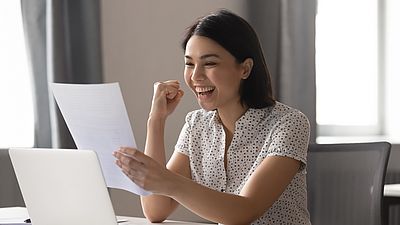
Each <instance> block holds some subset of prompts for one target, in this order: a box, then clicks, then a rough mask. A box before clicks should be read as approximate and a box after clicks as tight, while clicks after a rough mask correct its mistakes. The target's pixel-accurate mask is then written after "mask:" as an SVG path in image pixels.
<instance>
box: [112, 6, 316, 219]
mask: <svg viewBox="0 0 400 225" xmlns="http://www.w3.org/2000/svg"><path fill="white" fill-rule="evenodd" d="M182 47H183V49H184V54H185V55H184V57H185V70H184V78H185V81H186V84H187V85H188V86H189V87H190V89H191V90H192V91H193V93H194V94H195V96H196V98H197V101H198V103H199V105H200V106H201V108H202V109H199V110H196V111H193V112H190V113H188V115H187V116H186V123H185V125H184V127H183V128H182V131H181V134H180V136H179V139H178V142H177V144H176V146H175V152H174V154H173V155H172V157H171V159H170V160H169V162H168V164H166V160H165V148H164V140H163V137H164V127H165V120H166V118H167V117H168V115H170V114H171V113H172V112H173V111H174V109H175V108H176V106H177V105H178V103H179V101H180V100H181V98H182V96H183V91H182V90H181V89H180V84H179V83H178V81H166V82H158V83H156V84H155V85H154V95H153V101H152V107H151V111H150V113H149V119H148V124H147V139H146V146H145V151H144V153H142V152H140V151H138V150H137V149H133V148H127V147H122V148H120V149H119V150H118V151H116V152H115V153H114V155H115V157H116V158H117V162H116V163H117V165H118V166H120V167H121V168H122V171H123V172H124V173H125V174H126V175H127V176H128V177H129V178H130V179H131V180H132V181H133V182H135V183H136V184H138V185H139V186H140V187H142V188H144V189H145V190H148V191H150V192H152V193H153V194H152V195H149V196H142V197H141V202H142V208H143V211H144V214H145V216H146V217H147V218H148V219H149V220H150V221H151V222H161V221H163V220H165V219H166V218H167V217H168V216H169V215H170V214H171V213H172V211H173V210H174V209H175V208H176V207H177V205H178V204H181V205H183V206H184V207H186V208H188V209H189V210H191V211H193V212H194V213H196V214H198V215H199V216H201V217H203V218H205V219H208V220H210V221H213V222H218V223H222V224H310V221H309V213H308V211H307V203H306V202H307V191H306V175H305V165H306V155H307V148H308V138H309V123H308V120H307V118H306V117H305V116H304V114H302V113H301V112H299V111H298V110H296V109H293V108H290V107H289V106H286V105H284V104H282V103H279V102H277V101H275V100H274V99H273V98H272V88H271V81H270V75H269V72H268V69H267V66H266V63H265V61H264V56H263V53H262V50H261V46H260V44H259V41H258V38H257V35H256V33H255V32H254V30H253V29H252V28H251V26H250V25H249V24H248V23H247V22H246V21H245V20H244V19H242V18H240V17H239V16H237V15H235V14H233V13H231V12H229V11H227V10H221V11H218V12H216V13H213V14H210V15H208V16H206V17H204V18H201V19H199V20H198V21H196V22H195V23H194V24H193V25H192V26H191V27H189V29H188V32H187V34H186V36H185V38H184V41H183V43H182Z"/></svg>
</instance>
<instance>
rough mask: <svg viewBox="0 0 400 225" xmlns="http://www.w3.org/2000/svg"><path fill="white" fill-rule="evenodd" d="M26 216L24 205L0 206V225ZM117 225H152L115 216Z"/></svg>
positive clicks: (176, 224)
mask: <svg viewBox="0 0 400 225" xmlns="http://www.w3.org/2000/svg"><path fill="white" fill-rule="evenodd" d="M26 218H29V216H28V211H27V210H26V208H24V207H9V208H0V225H1V224H10V223H16V222H19V224H24V223H22V221H24V220H25V219H26ZM117 220H118V221H119V222H118V225H133V224H134V225H154V223H150V222H149V221H148V220H147V219H145V218H141V217H129V216H117ZM162 224H166V225H215V224H211V223H195V222H187V221H175V220H166V221H164V222H163V223H162Z"/></svg>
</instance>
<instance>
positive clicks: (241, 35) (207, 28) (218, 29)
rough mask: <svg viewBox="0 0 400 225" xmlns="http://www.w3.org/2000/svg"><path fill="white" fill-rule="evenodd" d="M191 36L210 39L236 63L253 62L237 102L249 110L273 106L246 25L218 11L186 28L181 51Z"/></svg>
mask: <svg viewBox="0 0 400 225" xmlns="http://www.w3.org/2000/svg"><path fill="white" fill-rule="evenodd" d="M193 35H198V36H204V37H207V38H210V39H212V40H214V41H215V42H217V43H218V44H219V45H221V46H222V47H223V48H224V49H226V50H227V51H228V52H229V53H231V54H232V55H233V56H234V57H235V58H236V61H237V62H238V63H242V62H244V60H246V59H247V58H251V59H253V68H252V70H251V72H250V76H249V77H248V78H247V79H245V80H242V83H241V86H240V90H239V92H240V101H241V103H242V104H245V105H247V106H248V107H250V108H258V109H259V108H264V107H267V106H272V105H274V104H275V100H274V98H273V97H272V85H271V76H270V73H269V71H268V67H267V64H266V63H265V58H264V54H263V52H262V48H261V45H260V41H259V40H258V37H257V34H256V32H255V31H254V30H253V28H252V27H251V26H250V24H249V23H247V21H245V20H244V19H243V18H241V17H239V16H238V15H236V14H234V13H232V12H230V11H228V10H225V9H222V10H219V11H217V12H215V13H212V14H210V15H207V16H205V17H203V18H200V19H198V20H197V21H196V22H195V23H194V24H193V25H191V26H190V27H188V29H187V33H186V35H185V36H184V39H183V41H182V48H183V50H185V49H186V45H187V42H188V41H189V39H190V38H191V37H192V36H193Z"/></svg>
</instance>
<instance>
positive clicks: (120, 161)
mask: <svg viewBox="0 0 400 225" xmlns="http://www.w3.org/2000/svg"><path fill="white" fill-rule="evenodd" d="M113 155H114V156H115V157H116V158H117V160H116V164H117V165H118V166H119V167H121V168H133V169H138V168H140V167H141V166H143V163H141V162H139V161H137V160H136V159H135V158H133V157H132V156H130V155H128V154H125V153H121V152H118V151H116V152H114V153H113Z"/></svg>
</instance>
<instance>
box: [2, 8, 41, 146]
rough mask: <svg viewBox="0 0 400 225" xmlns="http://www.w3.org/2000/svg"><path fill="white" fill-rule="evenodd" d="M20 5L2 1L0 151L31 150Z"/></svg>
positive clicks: (30, 105)
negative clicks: (9, 148) (10, 148)
mask: <svg viewBox="0 0 400 225" xmlns="http://www.w3.org/2000/svg"><path fill="white" fill-rule="evenodd" d="M20 4H21V3H20V1H0V8H1V9H2V10H1V11H2V12H1V13H0V29H1V30H2V31H3V32H2V35H0V49H1V51H0V105H1V110H0V147H2V148H7V147H30V146H33V140H34V122H33V121H34V119H33V101H32V90H31V84H30V77H29V73H28V64H27V55H26V49H25V42H24V34H23V25H22V15H21V5H20Z"/></svg>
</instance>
